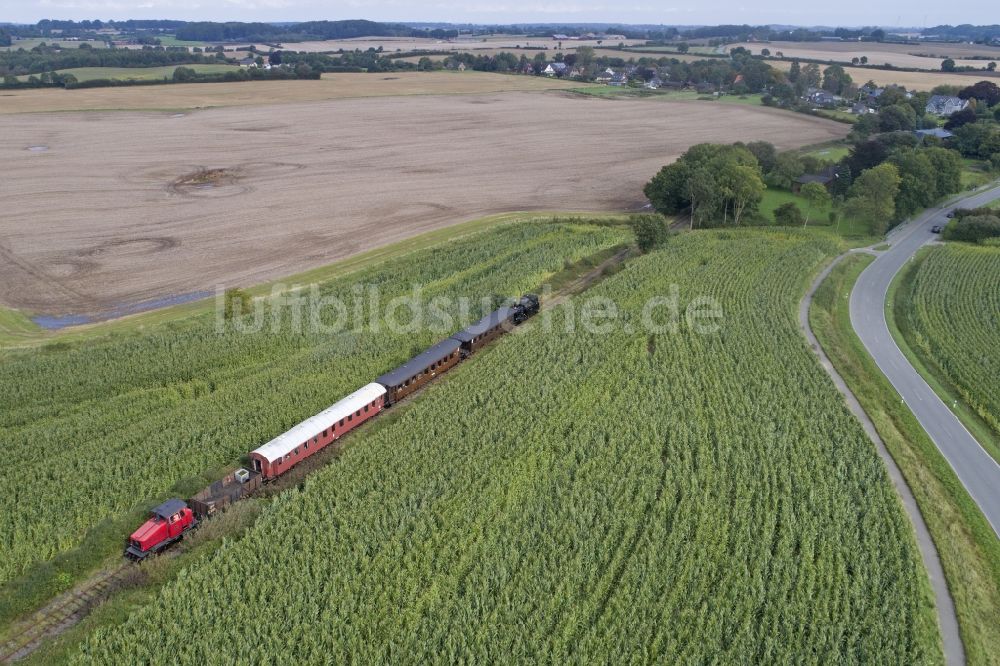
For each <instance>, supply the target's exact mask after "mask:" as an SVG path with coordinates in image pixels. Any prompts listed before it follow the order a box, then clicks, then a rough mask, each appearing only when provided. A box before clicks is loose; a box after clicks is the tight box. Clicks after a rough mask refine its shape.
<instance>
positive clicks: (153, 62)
mask: <svg viewBox="0 0 1000 666" xmlns="http://www.w3.org/2000/svg"><path fill="white" fill-rule="evenodd" d="M224 60H225V55H223V54H221V53H215V54H212V55H205V54H201V53H191V52H189V51H188V50H187V49H154V48H142V49H95V48H91V47H90V45H89V44H80V46H79V47H78V48H72V49H62V48H58V47H54V46H48V45H45V44H40V45H38V46H36V47H35V48H33V49H31V50H30V51H26V50H24V49H18V50H16V51H9V52H0V76H2V77H8V76H23V75H26V74H38V73H41V72H51V71H54V70H58V69H73V68H76V67H164V66H168V65H191V64H208V63H219V62H220V61H224Z"/></svg>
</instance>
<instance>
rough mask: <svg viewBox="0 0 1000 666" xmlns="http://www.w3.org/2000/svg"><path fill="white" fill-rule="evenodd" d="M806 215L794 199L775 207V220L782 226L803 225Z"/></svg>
mask: <svg viewBox="0 0 1000 666" xmlns="http://www.w3.org/2000/svg"><path fill="white" fill-rule="evenodd" d="M805 219H806V217H805V215H803V214H802V210H801V209H800V208H799V207H798V206H797V205H796V204H795V202H793V201H789V202H788V203H783V204H781V205H780V206H778V207H777V208H775V209H774V221H775V223H777V224H780V225H782V226H786V227H791V226H800V227H801V226H802V224H803V223H804V222H805Z"/></svg>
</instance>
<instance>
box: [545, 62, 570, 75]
mask: <svg viewBox="0 0 1000 666" xmlns="http://www.w3.org/2000/svg"><path fill="white" fill-rule="evenodd" d="M565 73H566V63H564V62H553V63H550V64H549V66H548V67H546V68H545V69H543V70H542V74H545V75H546V76H562V75H563V74H565Z"/></svg>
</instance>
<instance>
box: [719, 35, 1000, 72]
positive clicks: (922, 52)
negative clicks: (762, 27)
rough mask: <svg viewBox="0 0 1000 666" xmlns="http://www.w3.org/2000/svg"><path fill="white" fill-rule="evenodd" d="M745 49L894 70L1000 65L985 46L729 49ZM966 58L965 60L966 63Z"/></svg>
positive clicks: (998, 53) (997, 54)
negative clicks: (950, 63)
mask: <svg viewBox="0 0 1000 666" xmlns="http://www.w3.org/2000/svg"><path fill="white" fill-rule="evenodd" d="M737 46H742V47H744V48H747V49H750V51H751V52H752V53H753V54H754V55H759V54H760V51H761V49H765V48H766V49H770V51H771V54H772V55H774V54H775V53H776V52H778V51H781V53H783V54H784V55H785V57H786V58H807V59H810V60H827V61H830V62H839V63H850V62H851V59H852V58H861V57H862V56H864V57H867V58H868V62H869V64H872V65H884V64H890V65H892V66H893V67H907V68H916V69H925V70H930V71H940V70H941V61H942V60H944V59H945V58H952V59H953V60H954V61H955V64H957V65H959V66H968V67H977V68H981V67H985V66H986V63H987V62H989V61H988V60H976V59H971V58H970V56H979V57H984V58H990V59H994V60H996V61H998V62H1000V48H996V47H989V46H984V45H982V44H978V45H977V44H934V43H925V44H880V43H876V42H770V43H762V42H744V43H743V44H730V45H728V46H727V47H726V48H735V47H737ZM963 58H965V59H963Z"/></svg>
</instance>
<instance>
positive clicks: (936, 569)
mask: <svg viewBox="0 0 1000 666" xmlns="http://www.w3.org/2000/svg"><path fill="white" fill-rule="evenodd" d="M860 253H864V254H874V253H875V252H874V251H873V250H869V249H867V248H866V249H863V250H852V251H849V252H846V253H844V254H841V255H840V256H838V257H836V258H835V259H834V260H833V261H831V262H830V263H829V264H827V266H826V267H825V268H824V269H823V270H822V271H821V272H820V273H819V275H817V276H816V278H815V279H814V280H813V282H812V284H811V285H810V286H809V290H808V291H807V292H806V294H805V296H803V297H802V300H801V301H800V302H799V326H800V327H801V328H802V333H803V335H804V336H805V338H806V340H807V341H808V343H809V348H810V349H812V351H813V353H814V354H816V357H817V358H818V359H819V362H820V365H822V366H823V369H824V370H826V372H827V374H828V375H829V376H830V378H831V379H832V380H833V383H834V385H835V386H836V387H837V390H838V391H840V393H841V395H843V396H844V400H845V402H846V403H847V407H848V409H850V410H851V412H852V413H853V414H854V415H855V416H856V417H857V419H858V421H860V422H861V425H862V427H863V428H864V430H865V432H866V433H867V434H868V437H869V439H871V441H872V444H874V445H875V450H876V451H877V452H878V455H879V457H880V458H881V459H882V462H883V463H884V464H885V466H886V470H887V471H888V473H889V478H890V479H891V480H892V485H893V486H894V487H895V489H896V494H897V496H898V497H899V500H900V503H901V504H902V506H903V509H904V510H905V511H906V515H907V516H908V517H909V519H910V525H911V526H912V527H913V534H914V536H915V537H916V541H917V547H918V548H919V549H920V555H921V557H922V559H923V561H924V570H925V572H926V574H927V578H928V579H929V582H930V585H931V589H932V590H933V592H934V601H935V604H934V606H935V608H936V609H937V616H938V629H939V630H940V632H941V640H942V642H943V645H944V656H945V662H946V663H947V664H953V665H958V664H964V663H965V648H964V645H963V643H962V638H961V634H960V631H959V624H958V614H957V612H956V610H955V602H954V600H953V599H952V597H951V591H950V590H949V589H948V581H947V578H946V576H945V573H944V568H943V566H942V564H941V556H940V554H939V553H938V550H937V546H935V544H934V539H933V538H932V537H931V533H930V530H929V529H928V527H927V523H926V522H924V517H923V514H922V513H921V512H920V507H919V506H918V505H917V500H916V497H915V496H914V495H913V491H912V490H911V489H910V486H909V484H908V483H907V482H906V478H905V477H904V476H903V472H902V470H900V468H899V466H898V465H897V464H896V460H895V459H894V458H893V457H892V455H891V454H890V453H889V450H888V449H887V448H886V446H885V442H883V441H882V438H881V437H880V436H879V434H878V430H877V428H876V427H875V423H874V422H873V421H872V420H871V418H870V417H869V416H868V413H867V412H866V411H865V409H864V407H862V406H861V403H860V401H859V400H858V398H857V396H855V395H854V393H853V392H852V391H851V389H850V387H849V386H848V385H847V382H845V381H844V378H843V377H842V376H841V375H840V373H838V372H837V370H836V368H834V366H833V363H832V362H831V361H830V358H829V357H828V356H827V355H826V352H825V351H824V350H823V347H822V345H820V343H819V340H818V339H817V338H816V335H815V333H813V330H812V326H811V323H810V321H809V312H810V310H811V308H812V302H813V296H814V295H815V294H816V291H817V290H818V289H819V288H820V285H821V284H823V282H824V281H825V280H826V278H827V277H828V276H829V275H830V273H831V272H832V271H833V269H834V268H836V266H837V265H838V264H840V262H841V261H843V260H844V259H846V258H847V257H850V256H857V255H858V254H860Z"/></svg>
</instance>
